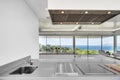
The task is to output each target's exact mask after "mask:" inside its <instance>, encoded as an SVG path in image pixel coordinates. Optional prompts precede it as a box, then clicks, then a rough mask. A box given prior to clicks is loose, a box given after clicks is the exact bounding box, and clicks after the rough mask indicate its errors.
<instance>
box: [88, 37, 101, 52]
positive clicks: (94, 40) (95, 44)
mask: <svg viewBox="0 0 120 80" xmlns="http://www.w3.org/2000/svg"><path fill="white" fill-rule="evenodd" d="M88 40H89V41H88V42H89V54H98V53H99V50H101V37H100V36H89V39H88Z"/></svg>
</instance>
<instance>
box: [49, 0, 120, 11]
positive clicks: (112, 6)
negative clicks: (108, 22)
mask: <svg viewBox="0 0 120 80" xmlns="http://www.w3.org/2000/svg"><path fill="white" fill-rule="evenodd" d="M48 9H67V10H68V9H78V10H79V9H82V10H120V0H64V1H63V0H48Z"/></svg>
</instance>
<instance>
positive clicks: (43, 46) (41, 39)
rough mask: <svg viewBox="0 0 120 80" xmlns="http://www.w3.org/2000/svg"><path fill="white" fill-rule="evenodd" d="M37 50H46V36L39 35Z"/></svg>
mask: <svg viewBox="0 0 120 80" xmlns="http://www.w3.org/2000/svg"><path fill="white" fill-rule="evenodd" d="M39 52H44V53H45V52H46V36H39Z"/></svg>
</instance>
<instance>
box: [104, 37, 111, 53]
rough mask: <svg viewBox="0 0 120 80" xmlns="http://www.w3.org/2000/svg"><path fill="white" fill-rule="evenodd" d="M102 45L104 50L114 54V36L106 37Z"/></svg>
mask: <svg viewBox="0 0 120 80" xmlns="http://www.w3.org/2000/svg"><path fill="white" fill-rule="evenodd" d="M102 45H103V47H102V48H103V50H107V51H110V52H113V36H104V37H103V43H102Z"/></svg>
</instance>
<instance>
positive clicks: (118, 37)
mask: <svg viewBox="0 0 120 80" xmlns="http://www.w3.org/2000/svg"><path fill="white" fill-rule="evenodd" d="M117 51H120V35H119V36H117Z"/></svg>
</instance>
